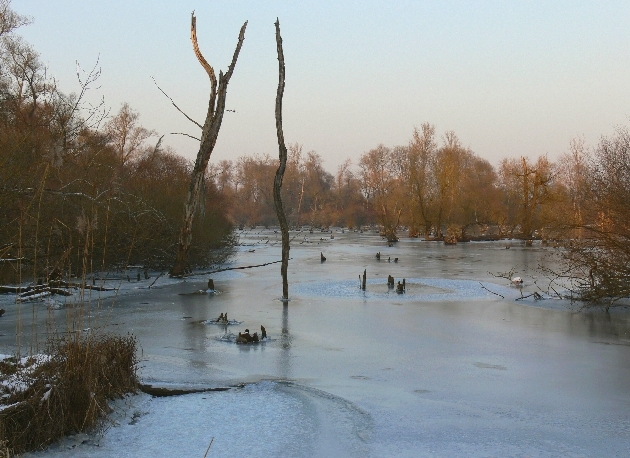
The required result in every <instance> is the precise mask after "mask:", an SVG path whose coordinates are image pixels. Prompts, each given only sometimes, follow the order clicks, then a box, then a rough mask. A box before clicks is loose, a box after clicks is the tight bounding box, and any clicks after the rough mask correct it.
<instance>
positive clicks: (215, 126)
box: [171, 13, 247, 277]
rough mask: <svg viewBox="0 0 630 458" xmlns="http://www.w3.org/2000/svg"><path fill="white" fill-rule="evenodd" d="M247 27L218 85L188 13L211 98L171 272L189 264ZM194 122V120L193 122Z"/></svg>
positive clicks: (194, 21) (177, 273)
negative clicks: (197, 216)
mask: <svg viewBox="0 0 630 458" xmlns="http://www.w3.org/2000/svg"><path fill="white" fill-rule="evenodd" d="M246 27H247V21H246V22H245V23H244V24H243V26H242V27H241V31H240V33H239V35H238V43H237V44H236V49H235V50H234V55H233V56H232V62H231V63H230V66H229V67H228V71H227V72H226V73H225V74H224V73H223V72H219V81H218V88H217V78H216V75H215V73H214V69H213V68H212V66H210V64H208V62H207V61H206V59H205V58H204V57H203V55H202V54H201V51H200V50H199V45H198V44H197V18H196V17H195V14H194V13H193V14H192V16H191V24H190V39H191V41H192V45H193V50H194V52H195V55H196V56H197V60H198V61H199V63H200V64H201V66H202V67H203V68H204V70H205V71H206V73H207V74H208V77H209V79H210V100H209V102H208V112H207V114H206V120H205V122H204V124H203V128H202V129H201V141H200V144H199V152H198V153H197V160H196V161H195V166H194V168H193V172H192V176H191V180H190V187H189V189H188V195H187V198H186V204H185V206H184V218H183V223H182V228H181V231H180V234H179V243H178V246H177V257H176V258H175V263H174V265H173V268H172V269H171V276H173V277H181V276H184V274H185V273H186V266H187V264H188V250H189V248H190V244H191V243H192V229H193V219H194V217H195V213H196V212H197V210H199V209H202V208H204V206H205V201H204V189H205V175H206V169H207V168H208V161H209V160H210V155H211V154H212V151H214V146H215V144H216V142H217V137H218V136H219V129H220V128H221V122H222V121H223V114H224V112H225V98H226V95H227V86H228V83H229V82H230V78H231V77H232V73H233V72H234V67H235V65H236V60H237V59H238V55H239V53H240V51H241V47H242V46H243V40H244V39H245V28H246ZM195 124H196V123H195Z"/></svg>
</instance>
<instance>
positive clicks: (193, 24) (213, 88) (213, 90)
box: [190, 11, 234, 127]
mask: <svg viewBox="0 0 630 458" xmlns="http://www.w3.org/2000/svg"><path fill="white" fill-rule="evenodd" d="M190 41H192V45H193V50H194V51H195V56H197V60H198V61H199V63H200V64H201V66H202V67H203V68H204V70H205V71H206V73H207V74H208V77H209V78H210V110H212V111H214V102H215V99H216V97H217V77H216V75H215V74H214V69H213V68H212V66H211V65H210V64H209V63H208V61H207V60H206V59H205V58H204V57H203V54H201V51H200V50H199V44H198V43H197V18H196V17H195V12H194V11H193V12H192V14H191V15H190ZM233 62H234V61H233ZM200 127H201V126H200Z"/></svg>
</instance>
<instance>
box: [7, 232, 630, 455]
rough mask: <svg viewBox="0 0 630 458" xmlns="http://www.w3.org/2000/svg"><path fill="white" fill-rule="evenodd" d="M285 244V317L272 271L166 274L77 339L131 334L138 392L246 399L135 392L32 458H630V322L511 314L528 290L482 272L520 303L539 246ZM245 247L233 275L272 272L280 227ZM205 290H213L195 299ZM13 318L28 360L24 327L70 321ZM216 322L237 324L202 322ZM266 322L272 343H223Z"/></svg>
mask: <svg viewBox="0 0 630 458" xmlns="http://www.w3.org/2000/svg"><path fill="white" fill-rule="evenodd" d="M291 235H292V237H294V239H293V242H292V248H291V257H292V259H291V261H290V263H289V282H290V284H289V292H290V298H291V300H290V302H289V303H288V305H284V304H283V303H282V302H281V301H280V300H279V296H280V294H281V277H280V265H279V264H272V265H269V266H266V267H260V268H255V269H246V270H238V271H231V272H222V273H218V274H212V275H203V276H198V277H194V278H189V279H187V280H186V281H174V280H168V279H162V278H161V279H160V280H158V281H157V282H156V284H155V285H154V287H153V288H151V289H150V290H149V289H146V286H147V284H148V283H149V282H150V281H152V280H149V281H146V282H144V281H143V282H140V283H139V284H138V283H135V284H134V282H131V283H127V282H126V281H125V282H122V283H121V287H122V289H121V291H120V292H119V293H118V295H117V297H116V299H115V301H114V303H113V305H111V302H112V299H113V298H112V297H109V298H108V299H106V300H104V301H102V304H101V305H100V306H97V305H95V304H92V305H91V306H90V308H89V314H86V315H89V317H90V318H85V320H86V321H89V323H87V324H86V327H88V326H87V325H89V326H102V327H105V328H106V329H109V330H112V331H117V332H123V333H124V332H128V331H129V332H133V333H134V334H135V335H136V336H137V337H138V341H139V343H140V345H141V347H142V360H143V361H142V367H141V377H142V380H143V382H144V383H150V384H153V385H159V386H166V387H169V386H172V387H195V388H211V387H226V386H227V387H236V386H238V385H240V384H243V383H244V384H246V385H245V387H244V388H232V389H230V390H229V391H225V392H207V393H197V394H191V395H185V396H178V397H170V398H151V397H149V396H147V395H138V396H133V397H130V398H128V399H126V400H125V401H124V402H120V403H118V407H117V413H116V414H115V415H114V416H113V417H112V418H113V421H114V423H113V425H112V426H111V427H110V428H109V429H108V430H107V432H106V433H105V434H104V435H103V436H102V437H100V436H79V437H74V438H69V439H67V440H65V441H63V442H61V443H60V444H58V445H56V446H54V447H51V448H50V449H49V450H47V451H44V452H39V453H35V454H31V455H29V456H35V457H39V456H42V457H44V456H45V457H48V456H50V457H53V456H60V457H61V456H94V457H101V456H102V457H114V456H135V457H144V456H146V457H149V456H173V455H178V456H199V457H202V456H203V454H204V453H205V450H206V448H207V446H208V443H209V442H210V439H211V438H212V437H214V443H213V445H212V447H211V449H210V452H209V453H208V456H210V457H217V456H234V455H235V454H239V453H244V452H247V453H261V454H264V455H268V456H296V457H298V456H309V457H310V456H321V457H324V456H326V457H328V456H340V457H344V456H348V457H355V456H356V457H358V456H361V457H365V456H373V457H383V456H402V457H405V456H410V457H411V456H413V457H418V456H431V457H433V456H436V457H442V456H480V457H481V456H483V457H485V456H501V457H503V456H533V457H551V456H574V457H584V456H588V457H603V456H606V457H615V456H619V457H625V456H630V384H629V383H628V380H630V337H629V336H628V330H629V328H630V326H629V322H628V318H629V316H630V315H629V313H628V311H627V310H625V309H622V310H617V311H614V312H612V313H611V314H605V313H602V312H600V311H582V312H576V310H575V307H572V306H571V305H570V304H568V303H566V302H565V301H560V300H556V299H547V300H543V301H535V300H534V299H533V298H528V299H524V300H519V301H516V299H517V298H519V297H520V296H521V290H520V289H518V288H515V287H512V286H510V285H509V282H508V281H507V280H505V279H502V278H497V277H495V276H493V275H491V274H489V272H492V273H498V272H506V271H509V270H511V269H514V271H515V275H518V276H520V277H522V278H523V279H524V286H523V289H522V294H523V295H527V294H530V293H533V292H534V291H539V290H538V288H537V285H540V286H544V285H545V279H544V278H543V277H542V276H541V274H540V273H539V272H538V265H539V263H540V262H541V261H543V260H544V258H545V257H546V255H547V253H548V251H546V250H545V249H543V248H541V247H540V246H538V247H537V246H536V245H535V246H534V247H533V248H525V247H523V246H522V245H521V244H519V243H518V242H509V241H508V242H505V241H503V242H493V243H492V242H491V243H467V244H459V245H456V246H444V245H443V244H439V243H435V242H424V241H421V240H417V239H404V238H403V239H402V240H401V241H400V242H399V243H397V244H396V245H395V246H393V247H388V246H387V245H386V243H384V241H383V240H382V239H381V238H380V237H378V235H377V234H374V233H373V232H370V233H363V234H359V233H354V232H347V231H346V232H345V233H341V232H340V231H337V232H334V235H335V238H334V240H331V239H330V233H319V232H315V233H313V234H309V233H306V234H305V233H300V234H298V233H295V232H292V234H291ZM320 239H321V240H320ZM241 240H242V242H244V245H243V246H241V247H240V250H239V252H238V255H237V257H236V258H235V260H234V263H233V266H235V267H236V266H247V265H257V264H264V263H268V262H272V261H276V260H278V259H280V244H279V242H280V235H279V234H276V233H274V231H273V230H260V229H258V230H256V231H249V232H247V233H245V234H244V235H243V236H242V238H241ZM510 243H511V245H512V246H511V249H509V250H506V249H505V247H506V245H508V244H510ZM378 251H380V252H381V260H380V261H377V260H376V258H375V255H376V253H377V252H378ZM320 252H323V253H324V255H325V256H326V258H327V261H326V262H324V263H322V262H320ZM388 258H390V259H391V262H387V259H388ZM395 258H399V260H398V262H396V263H395V262H394V259H395ZM364 269H365V270H366V271H367V279H368V284H367V290H366V291H365V292H364V291H361V290H360V289H359V275H362V274H363V271H364ZM388 275H392V276H393V277H394V278H395V280H396V282H397V281H399V280H402V279H403V278H405V279H406V283H407V293H406V294H403V295H399V294H396V292H395V291H393V290H389V289H388V288H387V276H388ZM209 277H212V278H213V279H214V282H215V287H216V288H217V290H218V291H220V294H201V293H198V292H199V291H204V290H205V288H206V284H207V279H208V278H209ZM482 285H483V287H482ZM484 287H485V289H484ZM499 295H501V296H503V298H501V297H500V296H499ZM3 300H4V301H5V302H4V303H3V304H2V306H3V308H5V309H6V310H7V312H6V314H5V315H4V316H3V317H2V318H1V319H0V333H2V334H3V335H2V336H0V339H1V340H0V343H1V344H2V347H1V348H0V352H2V353H11V352H12V351H14V350H15V346H14V345H15V342H16V336H15V330H16V322H17V313H18V310H17V306H16V305H15V304H8V303H7V302H6V301H7V299H6V298H4V299H3ZM20 307H21V312H20V313H21V316H22V322H23V327H22V334H21V336H20V337H21V342H22V344H23V349H22V351H23V352H24V349H25V348H26V347H30V343H31V342H32V341H34V339H33V338H32V337H31V331H32V327H31V325H30V323H31V320H32V318H31V317H32V315H33V314H34V315H36V320H37V321H38V323H39V324H40V327H39V337H38V339H39V340H40V341H41V340H43V335H44V329H45V324H46V321H47V320H53V319H54V321H55V322H56V323H57V324H58V325H60V326H64V325H66V323H67V322H68V315H69V314H70V313H71V312H72V311H73V310H75V309H70V308H67V307H65V308H64V307H60V308H57V309H50V310H47V309H46V306H45V304H44V303H37V304H22V305H21V306H20ZM226 312H227V314H228V316H229V318H230V319H231V320H238V321H241V322H242V323H241V324H234V325H229V326H208V325H207V324H205V321H206V320H210V319H213V318H214V319H216V317H218V316H219V314H220V313H226ZM261 324H262V325H264V326H265V328H266V329H267V333H268V335H269V340H268V341H266V342H262V343H260V344H257V345H237V344H234V343H233V342H231V341H229V340H226V339H221V337H222V336H223V335H225V334H226V333H233V334H238V332H239V331H241V332H242V331H244V330H245V328H249V329H250V331H251V332H254V331H260V325H261ZM97 443H98V446H96V445H95V444H97ZM69 447H73V448H69Z"/></svg>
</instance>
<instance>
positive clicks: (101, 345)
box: [0, 333, 138, 456]
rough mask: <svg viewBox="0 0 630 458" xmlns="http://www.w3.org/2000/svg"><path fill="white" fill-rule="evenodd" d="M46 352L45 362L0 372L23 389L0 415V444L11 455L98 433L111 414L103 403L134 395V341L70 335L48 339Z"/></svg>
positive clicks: (33, 360) (19, 363)
mask: <svg viewBox="0 0 630 458" xmlns="http://www.w3.org/2000/svg"><path fill="white" fill-rule="evenodd" d="M48 348H49V355H48V356H45V355H38V356H32V357H28V358H22V359H21V360H17V359H15V360H13V362H14V364H15V366H16V367H14V368H13V369H10V368H9V367H5V366H7V364H10V361H9V362H7V363H4V364H3V367H0V372H1V374H2V378H3V379H5V380H6V379H7V377H12V380H13V381H17V380H19V383H21V384H22V386H23V387H24V389H20V390H13V391H12V392H8V393H6V395H5V396H3V398H2V401H1V402H2V403H3V404H5V405H6V406H7V407H5V408H4V409H3V410H0V444H4V447H3V448H7V449H9V450H12V452H13V453H22V452H25V451H29V450H37V449H41V448H44V447H45V446H47V445H48V444H50V443H52V442H54V441H56V440H58V439H60V438H62V437H63V436H65V435H68V434H71V433H78V432H81V431H86V430H92V429H94V428H98V427H99V426H100V425H101V421H102V420H103V419H104V417H105V415H106V414H107V413H108V412H109V410H110V408H109V406H108V401H109V400H111V399H114V398H117V397H120V396H122V395H124V394H125V393H129V392H135V390H136V387H137V378H136V368H137V362H138V360H137V357H136V348H137V342H136V338H135V337H134V336H131V335H128V336H116V335H111V334H97V333H90V334H74V335H70V336H64V337H54V338H51V339H49V341H48ZM5 361H7V360H5ZM11 372H13V375H10V374H11ZM19 383H17V384H19ZM17 384H16V383H14V384H13V385H14V386H15V385H17ZM6 385H8V384H5V386H6ZM0 453H1V452H0ZM0 456H1V455H0Z"/></svg>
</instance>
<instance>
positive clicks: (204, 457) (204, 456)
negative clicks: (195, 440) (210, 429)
mask: <svg viewBox="0 0 630 458" xmlns="http://www.w3.org/2000/svg"><path fill="white" fill-rule="evenodd" d="M213 442H214V437H213V438H212V439H210V444H209V445H208V448H207V449H206V453H205V454H204V455H203V458H206V457H207V456H208V452H209V451H210V447H212V443H213Z"/></svg>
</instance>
